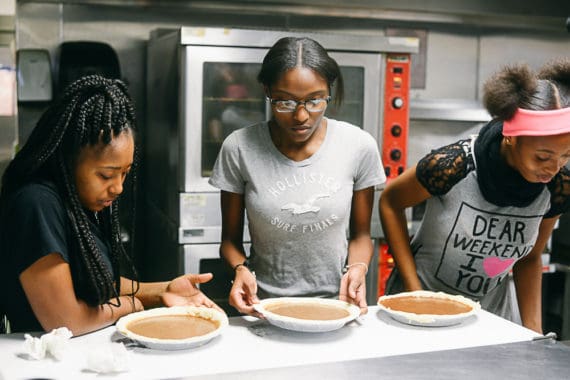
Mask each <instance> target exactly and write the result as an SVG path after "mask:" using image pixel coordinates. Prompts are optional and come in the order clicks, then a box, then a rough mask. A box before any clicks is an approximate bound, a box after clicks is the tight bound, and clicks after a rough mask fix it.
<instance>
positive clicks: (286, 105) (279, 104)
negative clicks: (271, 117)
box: [269, 96, 331, 112]
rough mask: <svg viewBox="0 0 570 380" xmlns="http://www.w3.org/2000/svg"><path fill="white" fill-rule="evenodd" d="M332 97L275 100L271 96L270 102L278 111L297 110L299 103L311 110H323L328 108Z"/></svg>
mask: <svg viewBox="0 0 570 380" xmlns="http://www.w3.org/2000/svg"><path fill="white" fill-rule="evenodd" d="M330 100H331V97H330V96H327V97H326V98H318V99H308V100H305V101H302V102H298V101H296V100H275V99H271V98H269V102H270V103H271V104H272V105H273V106H274V107H275V111H277V112H295V111H296V110H297V107H299V105H303V107H305V109H306V110H307V111H309V112H323V111H324V110H325V109H326V108H327V104H328V103H329V102H330Z"/></svg>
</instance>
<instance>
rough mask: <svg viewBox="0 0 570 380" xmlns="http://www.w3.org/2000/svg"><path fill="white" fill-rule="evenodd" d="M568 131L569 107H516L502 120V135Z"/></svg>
mask: <svg viewBox="0 0 570 380" xmlns="http://www.w3.org/2000/svg"><path fill="white" fill-rule="evenodd" d="M563 133H570V107H567V108H560V109H555V110H548V111H531V110H525V109H522V108H518V109H517V111H516V112H515V116H513V117H512V118H511V119H510V120H505V121H504V122H503V136H551V135H561V134H563Z"/></svg>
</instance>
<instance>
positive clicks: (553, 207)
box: [544, 167, 570, 218]
mask: <svg viewBox="0 0 570 380" xmlns="http://www.w3.org/2000/svg"><path fill="white" fill-rule="evenodd" d="M548 190H550V210H548V212H547V213H546V215H544V217H545V218H551V217H553V216H557V215H560V214H563V213H565V212H566V211H568V209H570V170H568V169H567V168H566V167H563V168H562V169H561V170H560V171H559V172H558V174H556V176H555V177H554V178H553V179H552V181H550V183H549V184H548Z"/></svg>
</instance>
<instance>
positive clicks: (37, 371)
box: [0, 306, 540, 380]
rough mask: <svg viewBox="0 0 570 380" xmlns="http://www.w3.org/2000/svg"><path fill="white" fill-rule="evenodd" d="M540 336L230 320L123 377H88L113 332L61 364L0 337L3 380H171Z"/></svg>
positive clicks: (503, 327) (468, 326)
mask: <svg viewBox="0 0 570 380" xmlns="http://www.w3.org/2000/svg"><path fill="white" fill-rule="evenodd" d="M538 336H540V335H539V334H537V333H535V332H534V331H531V330H528V329H526V328H524V327H521V326H519V325H517V324H514V323H512V322H509V321H507V320H504V319H502V318H499V317H497V316H495V315H493V314H490V313H488V312H486V311H483V310H481V311H480V312H479V313H478V314H477V316H475V317H473V318H470V319H469V320H466V321H464V322H463V323H462V324H460V325H457V326H450V327H417V326H409V325H405V324H402V323H399V322H397V321H395V320H393V319H391V318H390V317H389V316H388V315H386V314H385V313H383V312H381V311H379V310H378V308H377V306H373V307H370V308H369V312H368V315H366V316H364V317H361V318H360V319H359V320H357V321H354V322H351V323H350V324H348V325H346V326H344V327H343V328H341V329H340V330H336V331H332V332H326V333H300V332H293V331H287V330H282V329H279V328H277V327H273V326H271V325H269V324H267V322H265V321H260V320H257V319H254V318H249V317H248V318H242V317H234V318H230V325H229V326H228V328H227V329H226V330H225V331H224V332H223V333H222V334H221V335H220V336H218V337H217V338H215V339H214V340H212V341H210V342H209V343H207V344H205V345H203V346H200V347H196V348H192V349H188V350H181V351H157V350H151V349H146V348H129V354H130V370H129V371H128V372H123V373H120V374H113V375H98V374H95V373H92V372H87V371H85V368H86V357H87V353H88V352H89V350H90V349H92V348H93V347H97V346H100V345H103V344H105V343H107V342H110V341H112V340H117V339H120V338H121V337H120V336H119V334H117V333H116V330H115V327H114V326H112V327H108V328H106V329H103V330H100V331H98V332H95V333H91V334H87V335H84V336H80V337H77V338H73V339H71V341H70V344H71V349H70V350H69V352H68V353H67V355H66V356H65V357H64V359H63V360H62V361H61V362H57V361H55V360H53V359H43V360H40V361H33V360H27V359H25V358H24V357H23V355H22V354H23V353H24V338H23V334H10V335H0V380H12V379H29V378H34V377H36V378H40V377H41V378H53V379H74V380H76V379H102V378H112V379H117V380H119V379H159V378H173V377H183V376H192V375H205V374H215V373H224V372H237V371H248V370H254V369H266V368H278V367H289V366H297V365H306V364H316V363H326V362H338V361H346V360H354V359H364V358H379V357H388V356H393V355H405V354H411V353H420V352H430V351H439V350H449V349H457V348H466V347H478V346H485V345H495V344H503V343H512V342H522V341H530V340H532V339H533V338H534V337H538Z"/></svg>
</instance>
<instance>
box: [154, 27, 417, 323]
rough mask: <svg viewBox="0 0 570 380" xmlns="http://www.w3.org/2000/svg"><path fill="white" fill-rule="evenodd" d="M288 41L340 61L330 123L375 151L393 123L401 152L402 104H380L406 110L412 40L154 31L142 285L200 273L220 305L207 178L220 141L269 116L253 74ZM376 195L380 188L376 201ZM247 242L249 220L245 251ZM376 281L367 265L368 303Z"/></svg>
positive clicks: (215, 206)
mask: <svg viewBox="0 0 570 380" xmlns="http://www.w3.org/2000/svg"><path fill="white" fill-rule="evenodd" d="M285 36H299V37H300V36H308V37H311V38H313V39H315V40H317V41H319V42H320V43H321V44H322V45H323V46H324V47H325V48H326V49H327V50H328V51H329V53H330V55H331V56H332V57H333V58H334V59H335V60H336V61H337V62H338V63H339V65H340V67H341V71H342V73H343V76H344V83H345V101H344V104H343V106H342V107H341V108H337V107H335V106H334V103H331V104H330V105H329V107H328V108H327V110H326V115H327V116H328V117H330V118H334V119H339V120H344V121H348V122H351V123H353V124H355V125H358V126H361V127H362V128H363V129H364V130H366V131H367V132H369V133H370V134H371V135H372V136H373V137H374V138H375V139H376V140H377V141H378V146H379V147H380V148H381V147H382V138H383V135H384V133H383V130H384V128H389V129H390V130H392V129H393V127H394V124H395V123H397V124H398V126H399V127H400V129H401V131H402V133H401V134H400V138H399V139H398V140H397V142H394V144H393V145H390V148H391V149H396V148H398V147H401V151H402V154H405V150H404V149H403V144H405V138H404V136H405V132H403V131H404V130H405V129H407V120H406V115H407V113H406V111H405V107H400V108H396V107H389V108H385V107H384V104H385V100H384V99H385V98H388V99H390V101H396V99H403V101H404V103H405V104H407V96H408V92H409V81H407V80H405V79H404V78H407V77H408V76H409V66H408V65H409V54H410V53H413V52H415V51H417V48H418V44H417V40H414V39H409V38H397V37H391V38H388V37H383V36H363V35H348V34H342V35H334V34H324V33H322V34H319V33H303V34H300V33H294V32H285V31H268V30H263V31H260V30H246V29H221V28H194V27H183V28H181V29H179V30H174V31H165V30H158V31H155V32H154V33H152V35H151V38H150V40H149V43H148V49H147V53H148V56H147V63H148V64H147V96H148V98H147V104H149V105H152V107H148V114H147V123H146V130H145V133H144V134H145V136H144V140H145V141H146V147H145V154H146V157H145V162H146V168H147V171H146V179H147V182H146V187H145V189H146V191H145V198H146V207H145V209H146V210H147V217H146V220H147V221H149V227H150V231H149V232H148V233H147V234H146V239H147V241H146V244H145V246H146V247H147V254H146V256H145V258H144V260H143V261H144V265H145V267H146V273H145V275H146V279H148V280H166V279H168V278H172V277H174V276H176V275H179V274H182V273H185V272H204V271H205V270H206V268H207V270H208V271H212V272H213V273H214V277H215V278H216V280H214V281H211V282H210V283H206V284H202V285H201V289H203V290H204V291H205V292H206V293H207V294H208V296H210V298H213V300H214V301H216V302H217V303H219V304H220V305H222V306H223V307H225V306H227V301H226V300H227V296H228V292H229V289H230V286H231V284H230V281H231V280H232V279H233V273H231V271H227V268H226V267H225V265H223V262H222V260H220V258H219V244H220V237H221V215H220V192H219V190H218V189H216V188H214V187H212V186H210V185H209V184H208V179H209V177H210V175H211V172H212V168H213V165H214V162H215V160H216V157H217V155H218V152H219V150H220V147H221V143H222V141H223V140H224V138H225V137H227V136H228V135H229V134H230V133H231V132H232V131H234V130H235V129H237V128H241V127H244V126H248V125H251V124H253V123H256V122H259V121H262V120H266V119H268V118H269V115H270V105H269V103H268V100H267V99H266V97H265V94H264V92H263V89H262V86H261V85H260V84H259V83H258V82H257V80H256V77H257V74H258V72H259V69H260V68H261V62H262V61H263V57H264V56H265V54H266V53H267V51H268V50H269V48H270V47H271V46H272V45H273V44H274V43H275V42H276V41H277V40H278V39H279V38H281V37H285ZM390 60H391V61H390ZM388 61H390V62H389V63H388ZM387 71H390V73H391V74H389V77H390V78H391V79H390V81H389V82H386V79H385V78H386V76H387V75H388V74H387ZM398 78H399V79H398ZM333 97H334V89H333ZM398 104H399V102H398ZM391 114H395V116H394V117H391V116H390V115H391ZM387 120H388V122H387ZM398 144H400V145H398ZM400 158H401V159H403V157H402V156H401V157H400ZM400 165H401V163H400ZM394 171H395V172H397V171H398V169H397V168H396V169H394ZM378 197H379V191H377V192H376V202H377V199H378ZM373 215H374V216H373V218H374V219H375V220H373V222H372V225H373V226H376V228H373V237H376V235H378V234H379V228H378V227H377V226H379V224H380V223H379V221H378V216H377V212H374V213H373ZM249 240H250V239H249V232H248V228H247V224H246V226H245V232H244V242H246V250H247V249H248V248H249V245H248V243H249ZM377 248H378V247H376V248H375V249H377ZM373 264H374V263H373ZM376 266H377V262H376ZM375 276H377V268H374V265H372V267H371V270H370V271H369V276H368V278H367V281H368V282H367V288H368V289H369V292H368V293H369V294H368V296H369V297H370V299H369V302H370V303H375V302H376V299H377V297H376V287H377V280H376V277H375ZM226 311H228V312H230V313H231V312H232V309H231V308H228V309H227V310H226Z"/></svg>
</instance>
